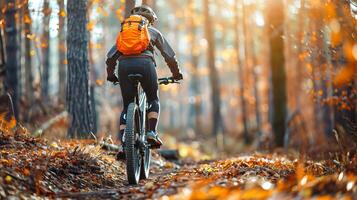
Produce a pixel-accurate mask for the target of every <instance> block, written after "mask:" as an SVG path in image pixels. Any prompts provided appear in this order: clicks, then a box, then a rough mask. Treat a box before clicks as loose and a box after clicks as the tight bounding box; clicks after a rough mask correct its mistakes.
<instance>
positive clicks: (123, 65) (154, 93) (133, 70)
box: [106, 5, 183, 159]
mask: <svg viewBox="0 0 357 200" xmlns="http://www.w3.org/2000/svg"><path fill="white" fill-rule="evenodd" d="M131 15H139V16H142V17H144V18H145V19H147V20H148V22H149V25H148V27H147V29H148V32H149V37H148V38H149V40H150V43H149V45H148V47H147V49H145V50H143V51H142V52H141V53H139V54H135V55H125V54H124V53H123V52H120V51H119V50H118V46H117V44H116V45H114V46H113V47H112V48H111V49H110V50H109V52H108V54H107V60H106V65H107V73H108V76H107V80H108V81H110V82H113V83H114V82H119V81H120V88H121V94H122V97H123V102H124V109H123V111H122V113H121V116H120V128H119V129H120V131H119V135H118V137H119V138H120V140H121V147H120V150H119V152H118V154H117V158H118V159H124V158H125V153H124V151H123V150H124V149H123V142H125V139H124V141H123V135H124V129H125V124H126V121H125V120H126V112H127V108H128V105H129V104H130V102H132V101H133V100H134V98H135V95H136V92H137V91H136V88H135V87H134V85H133V83H131V82H130V80H129V78H128V75H129V74H141V75H142V76H143V78H142V79H141V80H140V83H141V86H142V88H143V89H144V92H145V94H146V96H147V101H148V105H149V107H148V130H149V131H148V132H147V134H146V137H147V141H148V143H149V144H151V145H152V146H155V147H156V148H159V147H160V146H161V145H162V141H161V139H160V138H159V135H158V133H157V124H158V120H159V110H160V105H159V97H158V82H157V73H156V69H155V67H156V63H155V58H154V47H156V48H157V49H159V51H160V53H161V55H162V56H163V57H164V59H165V62H166V64H167V65H168V67H169V68H170V71H171V73H172V77H173V79H175V80H181V79H183V76H182V73H181V72H180V68H179V65H178V61H177V59H176V56H175V52H174V50H173V49H172V48H171V46H170V45H169V43H168V42H167V40H166V39H165V38H164V37H163V36H162V34H161V33H160V31H158V30H157V29H155V28H154V27H152V24H153V23H154V22H155V21H157V16H156V14H155V12H154V11H153V10H152V9H151V8H150V7H148V6H146V5H142V6H138V7H135V8H133V9H132V11H131ZM129 23H130V22H129ZM122 26H123V25H122ZM118 60H119V67H118V68H119V69H118V74H119V79H118V77H116V75H115V74H114V71H115V67H116V65H117V61H118Z"/></svg>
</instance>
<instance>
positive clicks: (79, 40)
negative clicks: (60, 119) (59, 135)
mask: <svg viewBox="0 0 357 200" xmlns="http://www.w3.org/2000/svg"><path fill="white" fill-rule="evenodd" d="M67 12H68V24H67V30H68V32H67V58H68V76H67V77H68V79H67V99H66V100H67V109H68V113H69V114H70V117H71V122H70V127H69V129H68V137H70V138H88V137H89V136H90V134H89V133H90V132H91V131H92V129H93V117H92V112H93V111H92V105H91V104H92V103H94V102H91V100H90V88H89V66H88V65H89V63H88V31H87V27H86V25H87V0H77V1H68V3H67Z"/></svg>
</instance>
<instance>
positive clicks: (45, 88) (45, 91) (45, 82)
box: [41, 0, 51, 103]
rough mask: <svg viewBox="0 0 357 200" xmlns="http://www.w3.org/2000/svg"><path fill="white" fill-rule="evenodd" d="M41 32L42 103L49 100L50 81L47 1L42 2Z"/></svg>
mask: <svg viewBox="0 0 357 200" xmlns="http://www.w3.org/2000/svg"><path fill="white" fill-rule="evenodd" d="M43 14H44V18H43V32H42V40H41V49H42V69H43V70H42V80H41V96H42V98H43V100H44V102H46V103H48V100H49V79H50V31H49V28H50V15H51V8H50V3H49V0H45V1H44V2H43Z"/></svg>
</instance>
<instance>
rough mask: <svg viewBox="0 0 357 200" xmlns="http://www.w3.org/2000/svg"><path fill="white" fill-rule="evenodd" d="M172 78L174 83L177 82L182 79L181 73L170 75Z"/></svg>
mask: <svg viewBox="0 0 357 200" xmlns="http://www.w3.org/2000/svg"><path fill="white" fill-rule="evenodd" d="M172 78H173V79H175V81H179V80H182V79H183V75H182V74H181V72H177V73H174V74H172Z"/></svg>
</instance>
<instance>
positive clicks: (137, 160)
mask: <svg viewBox="0 0 357 200" xmlns="http://www.w3.org/2000/svg"><path fill="white" fill-rule="evenodd" d="M128 77H129V80H130V81H131V82H132V83H134V85H135V87H136V88H137V95H136V97H135V98H134V101H133V102H131V103H130V104H129V106H128V110H127V114H126V128H125V130H124V136H123V141H124V151H125V156H126V172H127V178H128V182H129V184H132V185H136V184H138V182H139V180H140V179H147V178H148V177H149V169H150V160H151V150H150V149H151V148H152V147H151V146H150V145H149V144H148V143H147V141H146V132H147V127H148V121H147V112H146V111H147V109H148V105H147V101H146V95H145V93H144V91H143V89H142V87H141V85H140V79H142V77H143V76H142V75H141V74H130V75H128ZM158 83H159V85H168V84H172V83H179V82H178V81H176V80H174V79H173V78H172V77H168V78H159V79H158ZM117 84H118V83H117Z"/></svg>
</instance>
